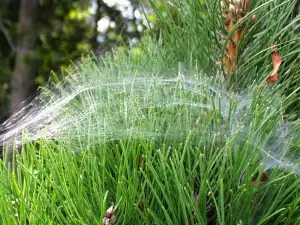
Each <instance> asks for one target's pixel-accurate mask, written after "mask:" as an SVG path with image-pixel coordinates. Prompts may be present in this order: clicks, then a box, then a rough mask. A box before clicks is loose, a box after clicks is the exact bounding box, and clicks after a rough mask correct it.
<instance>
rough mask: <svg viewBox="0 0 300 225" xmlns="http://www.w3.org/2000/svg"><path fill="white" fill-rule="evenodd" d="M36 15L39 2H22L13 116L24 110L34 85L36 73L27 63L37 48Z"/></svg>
mask: <svg viewBox="0 0 300 225" xmlns="http://www.w3.org/2000/svg"><path fill="white" fill-rule="evenodd" d="M36 14H37V0H21V5H20V14H19V36H18V43H17V49H16V50H17V51H16V63H15V70H14V74H13V78H12V93H11V113H12V114H13V113H15V112H17V111H19V110H20V109H21V108H22V102H23V101H24V100H26V99H27V98H28V95H29V93H30V89H31V86H32V83H33V74H34V71H32V68H31V66H30V63H28V62H26V61H28V60H27V59H28V56H30V54H32V53H33V51H34V49H35V46H36V28H35V25H36Z"/></svg>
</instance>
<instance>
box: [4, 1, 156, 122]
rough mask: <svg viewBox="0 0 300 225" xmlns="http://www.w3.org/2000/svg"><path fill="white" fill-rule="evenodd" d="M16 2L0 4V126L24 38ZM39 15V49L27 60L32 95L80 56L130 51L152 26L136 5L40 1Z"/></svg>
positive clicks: (7, 110)
mask: <svg viewBox="0 0 300 225" xmlns="http://www.w3.org/2000/svg"><path fill="white" fill-rule="evenodd" d="M20 2H21V0H1V1H0V121H1V120H3V119H4V118H6V117H7V116H9V104H10V101H9V95H10V91H11V85H10V82H11V78H12V74H13V70H14V64H15V56H16V43H17V40H18V37H21V36H22V34H19V33H18V15H19V9H20ZM144 13H147V17H148V21H147V20H146V17H145V16H144V15H145V14H144ZM37 14H38V16H37V21H36V25H37V45H36V46H37V47H36V50H35V52H34V53H33V54H31V55H28V56H27V58H26V63H30V65H31V67H33V68H34V71H36V72H35V73H34V74H32V80H33V81H34V84H35V87H33V90H35V88H36V86H40V85H44V84H45V83H46V82H47V81H48V79H49V74H50V71H55V72H59V71H61V70H63V69H64V68H66V67H67V65H68V64H70V62H71V61H74V60H76V59H78V58H79V57H80V56H81V55H83V54H90V53H91V52H93V53H94V54H96V55H101V54H103V53H105V52H106V51H108V50H110V49H111V48H113V47H115V46H119V47H121V48H122V49H124V48H128V46H134V45H135V44H136V43H137V42H138V40H139V39H140V38H141V36H142V33H143V32H144V31H145V30H146V27H148V26H149V25H153V24H154V23H155V18H154V16H153V14H151V12H150V11H147V9H145V8H144V9H142V8H141V5H140V4H139V3H138V1H136V0H130V1H129V0H128V1H126V0H125V1H122V2H120V5H116V4H112V2H111V1H108V0H107V1H105V0H84V1H83V0H38V12H37ZM103 19H104V22H105V21H106V24H104V25H106V27H104V29H103V24H102V28H100V29H99V21H100V22H101V21H102V20H103ZM97 25H98V26H97ZM137 52H138V50H137ZM59 74H61V73H60V72H59Z"/></svg>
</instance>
